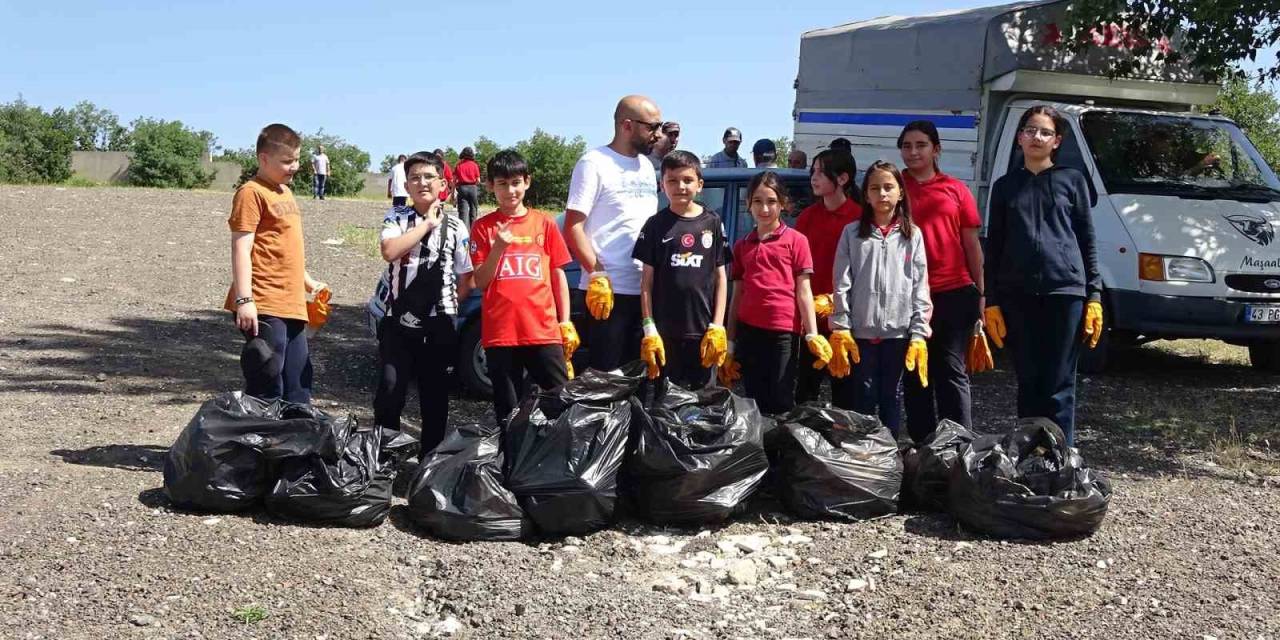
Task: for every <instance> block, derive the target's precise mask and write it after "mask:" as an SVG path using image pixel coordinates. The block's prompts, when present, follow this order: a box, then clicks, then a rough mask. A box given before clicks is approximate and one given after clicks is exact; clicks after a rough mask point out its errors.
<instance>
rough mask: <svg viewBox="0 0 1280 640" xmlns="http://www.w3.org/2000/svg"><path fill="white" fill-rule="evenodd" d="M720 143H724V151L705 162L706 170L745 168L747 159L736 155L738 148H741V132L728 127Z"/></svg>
mask: <svg viewBox="0 0 1280 640" xmlns="http://www.w3.org/2000/svg"><path fill="white" fill-rule="evenodd" d="M721 141H723V142H724V150H723V151H721V152H719V153H717V154H715V155H714V156H711V159H710V160H708V161H707V168H708V169H732V168H735V167H746V166H747V159H746V158H743V157H740V156H739V155H738V147H740V146H742V132H741V131H738V130H737V128H735V127H729V128H728V129H725V130H724V136H723V137H722V138H721Z"/></svg>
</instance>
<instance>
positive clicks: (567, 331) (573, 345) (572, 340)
mask: <svg viewBox="0 0 1280 640" xmlns="http://www.w3.org/2000/svg"><path fill="white" fill-rule="evenodd" d="M560 342H561V344H563V345H564V359H565V362H568V361H569V360H571V359H572V358H573V352H575V351H577V350H578V346H579V345H581V344H582V339H581V338H579V337H578V329H577V328H575V327H574V326H573V323H572V322H570V321H568V320H565V321H564V322H561V323H560Z"/></svg>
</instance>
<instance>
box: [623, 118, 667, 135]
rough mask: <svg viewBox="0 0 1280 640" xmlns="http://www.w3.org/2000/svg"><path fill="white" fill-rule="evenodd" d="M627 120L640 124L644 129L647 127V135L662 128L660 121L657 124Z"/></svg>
mask: <svg viewBox="0 0 1280 640" xmlns="http://www.w3.org/2000/svg"><path fill="white" fill-rule="evenodd" d="M629 120H631V121H632V122H634V123H636V124H642V125H644V126H646V127H649V133H653V132H654V131H657V130H658V129H660V128H662V121H661V120H659V121H658V122H645V121H644V120H636V119H635V118H629Z"/></svg>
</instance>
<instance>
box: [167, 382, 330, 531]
mask: <svg viewBox="0 0 1280 640" xmlns="http://www.w3.org/2000/svg"><path fill="white" fill-rule="evenodd" d="M351 428H352V421H351V420H350V419H349V418H338V417H333V416H330V415H329V414H327V413H325V412H324V411H321V410H319V409H316V408H314V407H312V406H309V405H300V404H292V403H288V402H284V401H282V400H273V401H265V400H261V399H259V398H255V397H253V396H248V395H244V394H243V393H241V392H239V391H235V392H230V393H224V394H221V395H218V396H216V397H214V398H212V399H210V400H208V401H206V402H205V403H204V404H202V405H200V409H199V410H197V411H196V415H195V417H193V418H192V419H191V422H189V423H187V426H186V428H184V429H183V430H182V433H180V434H178V439H177V440H175V441H174V443H173V445H172V446H171V447H169V453H168V454H167V455H166V456H165V461H164V490H165V493H166V494H167V495H168V496H169V500H170V501H172V502H173V504H174V506H177V507H179V508H184V509H195V510H201V511H217V512H233V511H241V510H243V509H247V508H249V507H251V506H253V505H255V504H257V503H258V501H259V499H260V498H262V497H263V496H265V495H266V493H267V491H268V490H270V488H271V481H272V478H271V477H270V471H269V466H270V464H271V463H272V462H280V461H284V460H287V459H289V458H297V457H305V456H310V455H319V456H321V457H323V458H325V459H327V460H336V459H337V458H338V456H339V452H340V451H341V448H340V447H341V445H342V444H343V443H345V442H346V438H347V434H348V433H349V432H350V431H351Z"/></svg>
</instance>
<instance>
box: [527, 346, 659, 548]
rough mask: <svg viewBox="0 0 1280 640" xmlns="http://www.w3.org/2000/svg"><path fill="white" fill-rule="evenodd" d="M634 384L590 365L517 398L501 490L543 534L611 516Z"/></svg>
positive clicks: (597, 525) (584, 528)
mask: <svg viewBox="0 0 1280 640" xmlns="http://www.w3.org/2000/svg"><path fill="white" fill-rule="evenodd" d="M640 382H641V380H640V377H639V376H638V375H628V374H624V373H618V372H613V373H609V372H600V371H594V370H588V371H586V372H584V373H583V374H582V375H581V376H579V377H577V378H574V379H573V380H570V381H569V382H567V383H565V384H564V385H562V386H561V387H559V388H557V389H553V390H550V391H540V390H535V391H534V392H533V393H531V394H530V395H529V396H528V397H527V398H525V400H524V401H523V402H521V404H520V408H519V409H518V410H517V411H516V413H515V415H514V416H513V417H512V419H511V422H510V424H509V425H508V426H507V431H506V434H505V438H504V441H503V449H504V455H505V456H506V469H505V471H506V476H507V488H508V489H510V490H511V492H512V493H514V494H515V495H516V497H517V498H519V500H520V506H521V507H523V508H524V511H525V513H526V514H528V516H529V517H530V518H531V519H532V520H533V522H534V524H536V525H537V526H538V529H540V530H541V531H542V532H543V533H547V534H552V535H557V534H558V535H571V534H581V533H587V532H590V531H594V530H596V529H601V528H603V527H605V526H607V525H608V524H609V522H610V521H612V519H613V515H614V509H615V507H616V505H617V500H618V471H619V468H620V467H621V466H622V460H623V456H624V455H625V454H626V449H627V439H628V432H629V430H630V427H631V412H632V410H633V405H635V406H636V407H638V406H639V402H638V401H637V400H636V399H635V398H633V397H632V396H633V394H635V392H636V390H637V389H638V388H639V386H640Z"/></svg>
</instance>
